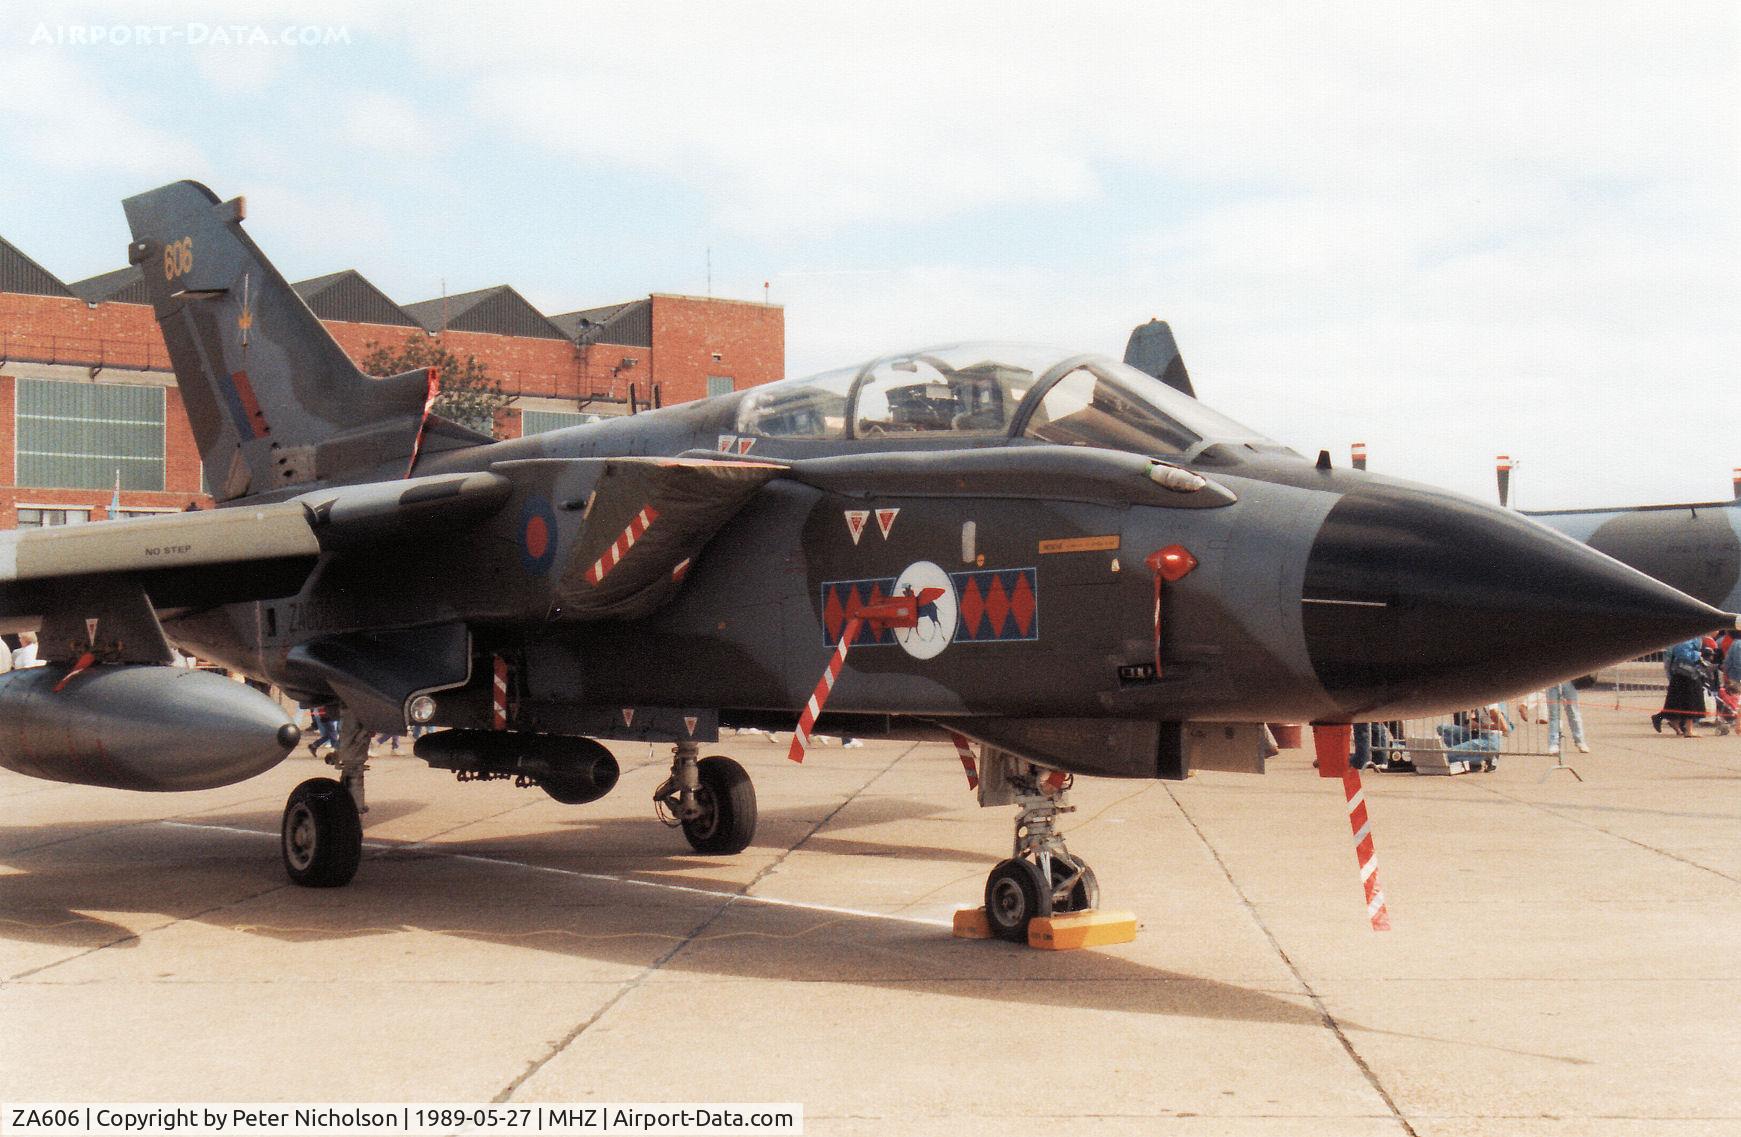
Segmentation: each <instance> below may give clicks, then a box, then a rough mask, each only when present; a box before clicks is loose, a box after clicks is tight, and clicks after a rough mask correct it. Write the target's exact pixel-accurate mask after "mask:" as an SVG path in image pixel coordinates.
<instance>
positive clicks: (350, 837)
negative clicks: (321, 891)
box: [279, 778, 363, 888]
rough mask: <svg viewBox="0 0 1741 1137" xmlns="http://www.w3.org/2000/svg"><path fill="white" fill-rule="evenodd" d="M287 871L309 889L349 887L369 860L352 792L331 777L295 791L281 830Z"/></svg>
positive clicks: (294, 882) (293, 881) (286, 806)
mask: <svg viewBox="0 0 1741 1137" xmlns="http://www.w3.org/2000/svg"><path fill="white" fill-rule="evenodd" d="M279 835H280V837H281V842H280V848H281V850H282V852H283V854H284V871H285V873H287V874H288V875H289V877H290V880H291V883H293V884H300V885H302V886H303V887H304V888H337V887H338V886H340V885H342V884H349V883H350V880H351V878H352V877H354V876H356V875H357V865H358V864H360V863H361V862H362V859H363V822H362V818H360V817H358V816H357V803H356V802H354V801H352V800H351V792H350V791H349V790H347V789H345V787H344V786H342V785H340V784H339V783H338V782H335V781H334V780H333V779H331V778H310V779H309V780H308V781H306V782H304V783H302V784H301V785H300V786H297V787H296V788H295V789H293V790H291V791H290V799H289V800H288V801H286V802H285V803H284V820H283V822H282V824H281V825H280V828H279Z"/></svg>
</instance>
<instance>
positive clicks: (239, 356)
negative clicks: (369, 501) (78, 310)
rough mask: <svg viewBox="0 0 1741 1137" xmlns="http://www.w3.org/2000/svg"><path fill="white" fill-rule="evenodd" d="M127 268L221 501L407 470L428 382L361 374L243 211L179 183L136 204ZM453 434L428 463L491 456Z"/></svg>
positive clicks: (472, 438) (429, 444)
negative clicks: (248, 229)
mask: <svg viewBox="0 0 1741 1137" xmlns="http://www.w3.org/2000/svg"><path fill="white" fill-rule="evenodd" d="M123 205H124V207H125V208H126V211H127V223H128V225H129V227H130V228H131V229H132V232H133V244H132V245H131V246H130V247H129V248H128V260H129V261H130V262H132V263H133V264H137V265H139V266H140V268H141V269H142V270H143V271H144V273H145V287H146V292H147V294H148V295H149V296H150V297H151V305H152V307H153V308H154V309H155V310H156V313H157V322H158V324H159V326H160V327H161V328H162V329H163V339H164V342H165V343H166V344H167V345H168V347H169V358H170V362H171V364H172V365H173V366H174V368H175V377H176V381H177V383H178V385H179V386H180V388H181V392H182V399H183V401H184V402H185V403H186V405H187V413H188V419H189V420H190V421H191V423H192V424H193V432H194V438H195V440H196V441H197V442H198V444H199V450H200V457H201V459H202V460H203V461H204V462H205V467H206V472H207V480H208V482H209V483H210V485H211V488H212V490H213V492H214V494H215V495H216V496H217V497H218V498H219V499H220V500H225V501H227V500H230V499H233V498H238V497H244V496H248V495H251V494H259V493H267V492H270V491H272V490H275V489H278V488H281V487H288V486H297V485H302V484H304V483H307V482H313V481H331V480H346V479H349V478H355V477H359V476H365V475H367V474H369V473H372V472H375V471H377V470H384V469H386V468H390V467H391V466H393V465H394V464H397V465H399V466H400V467H403V466H404V465H405V462H406V460H407V458H408V457H409V456H410V455H411V452H412V447H413V446H414V445H415V443H416V438H417V433H418V427H419V425H420V424H421V422H422V421H423V411H424V406H425V401H426V398H427V396H428V392H429V379H428V376H427V373H425V372H423V371H412V372H407V373H405V374H403V375H395V376H393V377H392V378H390V379H375V378H371V377H370V376H367V375H365V374H363V373H362V372H361V371H359V370H358V369H357V367H356V365H355V364H354V363H352V362H351V360H350V358H349V357H348V356H347V355H345V353H344V350H343V349H342V348H340V347H339V345H338V344H337V342H335V341H334V340H333V338H332V336H331V335H329V334H328V333H327V330H326V329H325V328H324V327H322V326H321V323H320V320H319V319H317V318H316V317H315V315H314V313H313V312H311V311H309V309H308V305H306V304H305V303H303V301H302V298H301V297H299V296H297V295H296V293H295V291H294V290H293V289H292V288H291V287H290V285H289V283H287V282H286V281H285V279H284V278H283V277H282V276H281V275H279V273H278V270H277V269H275V268H273V267H272V263H271V262H270V261H268V260H267V259H266V258H265V256H264V255H262V254H261V252H260V250H259V249H258V248H257V247H256V246H255V245H254V242H253V241H251V240H250V239H249V238H248V235H247V234H246V233H244V232H242V226H241V222H242V218H243V217H244V215H245V211H244V208H243V203H242V199H241V198H236V199H235V200H234V201H227V202H222V203H220V202H219V200H218V196H217V195H216V194H214V193H213V192H212V191H211V190H209V189H207V188H206V187H205V186H203V185H200V184H199V183H198V182H176V183H174V184H173V185H167V186H164V187H163V188H161V189H155V190H152V191H151V192H150V193H144V194H140V195H139V196H138V197H131V198H128V199H127V200H126V201H125V202H124V203H123ZM488 441H489V439H487V438H485V437H483V436H482V435H477V434H473V433H472V432H470V431H466V430H464V429H463V428H460V427H456V426H452V425H451V424H446V423H441V424H439V428H438V429H437V430H436V431H434V432H433V433H432V435H431V437H430V438H428V439H427V440H426V441H425V443H424V449H425V450H437V449H448V448H451V447H453V446H457V445H474V444H477V443H480V442H488Z"/></svg>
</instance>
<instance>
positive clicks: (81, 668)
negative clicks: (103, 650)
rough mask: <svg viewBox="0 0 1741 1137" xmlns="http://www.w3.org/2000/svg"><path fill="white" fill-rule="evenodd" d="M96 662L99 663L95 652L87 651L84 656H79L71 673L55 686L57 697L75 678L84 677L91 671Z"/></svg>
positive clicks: (62, 677)
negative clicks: (77, 676)
mask: <svg viewBox="0 0 1741 1137" xmlns="http://www.w3.org/2000/svg"><path fill="white" fill-rule="evenodd" d="M96 662H97V655H96V653H95V652H90V651H87V652H85V653H84V654H83V655H81V656H79V658H78V662H76V663H74V664H73V669H72V670H71V671H69V672H67V673H66V674H65V675H63V676H61V677H60V682H59V683H56V684H55V685H54V693H55V694H57V695H58V694H60V692H61V689H62V688H64V687H65V686H66V685H67V684H68V683H71V682H72V681H73V676H75V675H82V674H84V673H85V672H86V671H89V670H90V669H91V667H92V666H93V665H95V663H96Z"/></svg>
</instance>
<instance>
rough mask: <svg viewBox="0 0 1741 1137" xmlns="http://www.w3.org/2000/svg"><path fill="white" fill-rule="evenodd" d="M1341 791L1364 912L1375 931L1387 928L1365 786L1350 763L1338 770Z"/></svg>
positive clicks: (1388, 913)
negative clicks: (1367, 811) (1344, 797)
mask: <svg viewBox="0 0 1741 1137" xmlns="http://www.w3.org/2000/svg"><path fill="white" fill-rule="evenodd" d="M1342 792H1343V793H1344V794H1346V795H1347V797H1348V826H1349V828H1351V829H1352V830H1353V831H1354V857H1355V859H1356V860H1358V861H1359V862H1360V886H1361V887H1362V888H1364V889H1365V890H1366V916H1367V919H1369V920H1371V921H1372V930H1373V931H1375V932H1388V931H1390V912H1389V911H1387V910H1386V908H1385V906H1384V889H1382V888H1380V887H1379V885H1378V854H1377V853H1375V852H1374V851H1373V848H1372V821H1371V819H1369V818H1368V817H1367V816H1366V790H1365V789H1364V788H1363V787H1362V786H1361V784H1360V771H1359V770H1356V769H1354V768H1353V767H1352V766H1350V767H1349V768H1348V769H1346V770H1344V771H1343V772H1342Z"/></svg>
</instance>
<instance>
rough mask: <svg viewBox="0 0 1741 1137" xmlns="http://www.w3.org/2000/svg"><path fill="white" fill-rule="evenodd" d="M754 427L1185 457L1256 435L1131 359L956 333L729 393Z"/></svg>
mask: <svg viewBox="0 0 1741 1137" xmlns="http://www.w3.org/2000/svg"><path fill="white" fill-rule="evenodd" d="M737 432H738V433H739V434H743V435H757V436H761V437H764V438H790V439H794V440H797V439H819V440H820V439H832V440H847V439H864V440H872V439H876V440H881V441H892V440H906V439H913V440H920V439H937V440H939V441H941V440H944V439H950V438H959V439H962V440H964V441H965V440H969V439H980V440H991V439H996V438H1002V437H1013V438H1029V439H1034V440H1036V441H1041V442H1053V443H1059V444H1061V445H1066V446H1099V447H1105V448H1107V449H1113V450H1129V451H1136V452H1139V453H1144V454H1161V455H1171V456H1180V457H1187V458H1188V457H1190V456H1191V455H1192V454H1194V453H1195V452H1196V451H1198V450H1200V449H1201V448H1202V447H1203V446H1205V445H1206V444H1208V443H1211V442H1228V441H1239V442H1246V441H1251V442H1264V443H1268V440H1267V439H1265V438H1264V437H1263V436H1262V435H1260V434H1258V433H1257V432H1256V431H1254V430H1251V429H1250V428H1249V427H1245V426H1241V425H1240V424H1239V423H1236V422H1234V421H1233V420H1232V419H1230V418H1227V417H1226V416H1225V415H1221V414H1217V413H1216V412H1215V411H1212V410H1210V409H1209V408H1208V407H1205V406H1204V405H1203V404H1201V403H1199V402H1198V401H1197V400H1195V399H1193V398H1191V397H1190V396H1188V395H1185V394H1182V393H1180V392H1178V391H1175V390H1173V389H1172V388H1171V387H1168V386H1167V385H1166V384H1164V383H1162V382H1161V381H1160V380H1158V379H1155V378H1153V377H1152V376H1149V375H1145V374H1144V373H1143V372H1141V371H1138V370H1137V369H1136V368H1134V367H1130V366H1128V365H1126V364H1123V363H1120V362H1118V361H1116V360H1113V359H1109V358H1107V357H1106V356H1102V355H1083V354H1077V353H1070V352H1064V351H1060V350H1058V349H1056V348H1046V347H1035V346H1030V345H1020V344H986V343H965V344H952V345H950V346H947V347H937V348H930V349H927V350H925V351H916V352H910V353H907V354H904V355H891V356H885V357H884V358H882V359H876V360H872V361H871V362H870V363H868V364H863V365H861V366H857V367H846V368H841V369H839V370H837V371H825V372H823V373H822V374H820V375H811V376H807V377H805V378H802V379H787V380H785V381H783V382H780V383H769V384H767V385H765V386H761V387H757V388H754V389H753V390H751V391H749V392H747V393H746V394H745V395H744V397H743V399H742V401H741V402H740V403H739V404H738V417H737Z"/></svg>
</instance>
